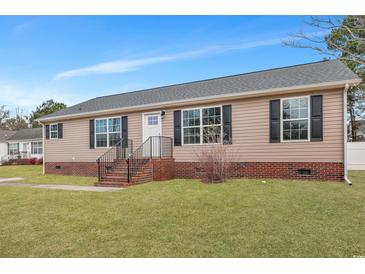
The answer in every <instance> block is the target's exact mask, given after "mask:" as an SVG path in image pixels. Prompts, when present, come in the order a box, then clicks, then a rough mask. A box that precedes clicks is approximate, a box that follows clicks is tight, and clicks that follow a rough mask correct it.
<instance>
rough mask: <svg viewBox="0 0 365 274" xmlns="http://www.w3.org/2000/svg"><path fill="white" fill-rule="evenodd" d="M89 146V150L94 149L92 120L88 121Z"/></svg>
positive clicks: (93, 124) (93, 125)
mask: <svg viewBox="0 0 365 274" xmlns="http://www.w3.org/2000/svg"><path fill="white" fill-rule="evenodd" d="M89 146H90V148H91V149H94V148H95V123H94V119H92V120H89Z"/></svg>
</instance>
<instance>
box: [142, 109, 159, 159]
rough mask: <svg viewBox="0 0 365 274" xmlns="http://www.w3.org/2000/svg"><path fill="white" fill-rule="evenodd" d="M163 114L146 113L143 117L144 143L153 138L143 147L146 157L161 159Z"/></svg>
mask: <svg viewBox="0 0 365 274" xmlns="http://www.w3.org/2000/svg"><path fill="white" fill-rule="evenodd" d="M161 131H162V129H161V114H160V112H156V113H146V114H144V115H143V142H145V141H146V140H147V139H148V138H149V137H152V138H151V139H150V141H149V142H147V143H146V144H145V145H144V147H143V155H144V156H146V157H147V156H152V157H159V156H160V138H158V137H156V136H161V134H162V132H161Z"/></svg>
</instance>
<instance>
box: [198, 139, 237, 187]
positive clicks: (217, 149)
mask: <svg viewBox="0 0 365 274" xmlns="http://www.w3.org/2000/svg"><path fill="white" fill-rule="evenodd" d="M228 149H229V146H226V145H220V144H214V145H207V146H206V147H204V148H203V149H202V150H201V151H200V152H199V153H198V155H197V157H198V160H199V165H200V179H201V180H202V182H204V183H223V182H224V181H225V180H227V179H228V178H230V170H231V163H232V155H231V154H230V153H229V152H228Z"/></svg>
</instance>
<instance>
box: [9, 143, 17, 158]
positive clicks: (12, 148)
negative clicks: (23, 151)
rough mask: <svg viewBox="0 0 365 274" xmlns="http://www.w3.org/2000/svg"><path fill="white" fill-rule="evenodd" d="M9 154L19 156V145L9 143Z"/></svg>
mask: <svg viewBox="0 0 365 274" xmlns="http://www.w3.org/2000/svg"><path fill="white" fill-rule="evenodd" d="M8 153H9V155H18V154H19V143H9V144H8Z"/></svg>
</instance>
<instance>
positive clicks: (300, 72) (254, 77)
mask: <svg viewBox="0 0 365 274" xmlns="http://www.w3.org/2000/svg"><path fill="white" fill-rule="evenodd" d="M357 78H358V76H357V75H356V74H354V73H353V72H352V71H351V70H350V69H348V68H347V66H345V65H344V64H343V63H342V62H340V61H337V60H331V61H321V62H315V63H309V64H303V65H296V66H290V67H283V68H276V69H270V70H264V71H258V72H250V73H245V74H239V75H233V76H226V77H220V78H214V79H209V80H202V81H196V82H190V83H184V84H177V85H171V86H165V87H158V88H152V89H146V90H141V91H134V92H127V93H120V94H116V95H109V96H103V97H97V98H94V99H91V100H88V101H85V102H82V103H80V104H77V105H74V106H71V107H68V108H66V109H62V110H60V111H57V112H55V113H52V114H49V115H46V116H43V117H42V118H41V120H42V119H43V118H51V117H57V116H63V115H73V114H82V113H85V112H92V111H102V110H108V109H115V108H124V107H132V106H141V105H146V104H152V103H166V102H169V101H176V100H186V99H196V98H199V97H206V96H214V95H224V94H233V93H244V92H248V91H258V90H266V89H273V88H288V87H294V86H301V85H310V84H321V83H326V82H335V81H343V80H353V79H357Z"/></svg>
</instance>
